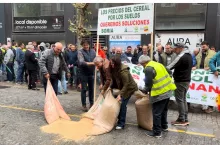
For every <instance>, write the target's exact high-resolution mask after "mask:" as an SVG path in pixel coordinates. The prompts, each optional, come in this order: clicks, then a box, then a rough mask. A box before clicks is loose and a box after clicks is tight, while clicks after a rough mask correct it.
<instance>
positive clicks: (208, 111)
mask: <svg viewBox="0 0 220 145" xmlns="http://www.w3.org/2000/svg"><path fill="white" fill-rule="evenodd" d="M204 111H205V113H208V114H209V113H212V112H213V111H214V110H213V108H211V107H208V108H207V109H205V110H204Z"/></svg>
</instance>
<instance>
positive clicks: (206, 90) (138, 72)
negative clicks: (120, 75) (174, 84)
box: [123, 62, 220, 106]
mask: <svg viewBox="0 0 220 145" xmlns="http://www.w3.org/2000/svg"><path fill="white" fill-rule="evenodd" d="M123 63H124V64H126V65H127V66H128V67H129V68H130V73H131V75H132V77H133V79H134V80H135V82H136V83H137V85H138V87H139V88H144V86H145V82H144V79H145V74H144V73H143V67H142V66H138V65H134V64H131V63H125V62H123ZM219 70H220V69H219ZM219 70H218V71H219ZM219 86H220V77H218V78H217V77H216V76H214V75H213V73H212V72H210V71H206V70H203V69H197V70H193V71H192V73H191V82H190V85H189V89H188V92H187V94H186V100H187V102H189V103H195V104H201V105H209V106H217V104H220V87H219ZM174 96H175V94H174V93H173V97H171V100H175V97H174Z"/></svg>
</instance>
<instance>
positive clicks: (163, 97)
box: [139, 55, 176, 138]
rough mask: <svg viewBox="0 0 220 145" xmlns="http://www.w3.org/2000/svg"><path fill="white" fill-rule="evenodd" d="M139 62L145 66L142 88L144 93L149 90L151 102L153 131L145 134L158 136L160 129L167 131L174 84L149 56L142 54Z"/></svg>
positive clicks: (163, 69)
mask: <svg viewBox="0 0 220 145" xmlns="http://www.w3.org/2000/svg"><path fill="white" fill-rule="evenodd" d="M139 63H140V64H141V65H142V66H143V67H144V68H145V69H144V73H145V88H144V89H143V90H144V92H145V93H146V94H149V92H150V102H151V103H152V114H153V131H147V132H146V135H148V136H153V137H157V138H159V137H161V132H162V131H168V122H167V111H168V103H169V100H170V97H172V91H174V90H175V89H176V86H175V84H173V82H172V78H171V77H170V76H169V74H168V72H167V70H166V68H165V67H164V66H163V65H162V64H161V63H158V62H155V61H151V59H150V57H149V56H144V55H142V56H141V57H140V58H139Z"/></svg>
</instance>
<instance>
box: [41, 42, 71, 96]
mask: <svg viewBox="0 0 220 145" xmlns="http://www.w3.org/2000/svg"><path fill="white" fill-rule="evenodd" d="M62 49H63V45H62V43H60V42H57V43H56V44H55V48H54V49H48V50H46V51H45V52H44V54H43V55H42V56H41V58H40V60H39V66H40V71H41V73H42V74H43V75H44V78H43V83H44V90H45V92H46V88H47V79H50V82H51V84H52V86H53V89H54V91H55V93H56V95H57V93H58V80H61V77H62V71H63V70H64V71H66V72H67V73H68V74H67V75H68V76H70V71H69V69H68V67H67V65H66V62H65V60H64V57H63V54H62V53H61V52H62Z"/></svg>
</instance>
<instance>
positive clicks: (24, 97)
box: [0, 82, 220, 145]
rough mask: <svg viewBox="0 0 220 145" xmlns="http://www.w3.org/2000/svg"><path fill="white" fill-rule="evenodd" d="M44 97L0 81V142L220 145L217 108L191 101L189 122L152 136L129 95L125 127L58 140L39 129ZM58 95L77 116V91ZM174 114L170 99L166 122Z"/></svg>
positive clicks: (10, 144)
mask: <svg viewBox="0 0 220 145" xmlns="http://www.w3.org/2000/svg"><path fill="white" fill-rule="evenodd" d="M44 98H45V94H44V92H43V89H42V88H41V90H40V91H32V90H28V89H27V87H26V86H25V85H15V84H12V83H5V82H0V145H53V144H55V145H74V144H80V145H81V144H82V145H84V144H85V145H89V144H93V145H189V144H190V145H220V113H219V112H214V113H211V114H206V113H203V112H202V111H201V106H198V105H192V106H191V109H190V113H189V121H190V123H191V124H190V125H189V126H187V127H178V128H177V127H173V126H171V125H169V132H167V133H163V137H162V138H161V139H155V138H151V137H147V136H146V135H145V131H144V130H143V129H140V128H138V126H137V120H136V110H135V106H134V102H135V98H131V99H130V102H129V104H128V111H127V125H126V127H125V129H124V130H120V131H117V130H113V131H111V132H110V133H107V134H104V135H100V136H95V137H92V138H90V139H89V140H87V141H81V142H74V141H65V140H59V137H58V136H57V135H55V134H48V133H44V132H42V131H41V130H40V127H42V126H44V125H47V122H46V120H45V117H44V113H43V107H44ZM58 99H59V100H60V103H61V104H62V106H63V108H64V110H65V111H66V112H67V113H68V114H71V119H72V120H79V119H80V118H79V116H80V114H82V113H83V112H82V111H81V101H80V93H79V92H76V91H74V90H70V91H69V94H67V95H60V96H58ZM87 102H88V100H87ZM177 115H178V112H177V108H176V105H175V103H171V104H170V109H169V112H168V120H169V124H170V122H171V121H173V120H175V119H176V118H177Z"/></svg>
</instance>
